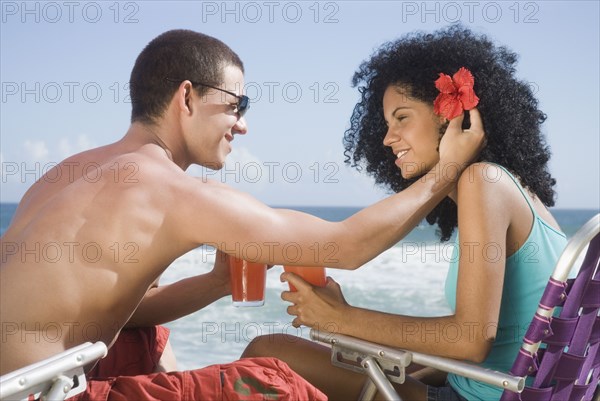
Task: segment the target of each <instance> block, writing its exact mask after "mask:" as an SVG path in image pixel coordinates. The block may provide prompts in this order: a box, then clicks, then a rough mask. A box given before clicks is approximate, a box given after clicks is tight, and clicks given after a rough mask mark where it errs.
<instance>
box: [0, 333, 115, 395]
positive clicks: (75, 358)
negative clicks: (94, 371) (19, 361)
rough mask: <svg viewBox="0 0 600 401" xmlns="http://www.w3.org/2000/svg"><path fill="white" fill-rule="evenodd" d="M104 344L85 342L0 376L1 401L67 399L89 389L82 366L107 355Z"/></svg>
mask: <svg viewBox="0 0 600 401" xmlns="http://www.w3.org/2000/svg"><path fill="white" fill-rule="evenodd" d="M106 353H107V348H106V345H104V343H102V342H100V341H99V342H96V343H94V344H92V343H89V342H88V343H85V344H81V345H79V346H77V347H74V348H71V349H68V350H66V351H64V352H61V353H60V354H57V355H54V356H52V357H50V358H47V359H44V360H43V361H40V362H37V363H34V364H31V365H29V366H25V367H24V368H21V369H18V370H15V371H13V372H10V373H7V374H5V375H4V376H2V377H0V400H3V401H4V400H21V399H27V398H28V396H29V395H30V394H38V393H42V394H43V395H48V399H65V398H67V397H72V396H74V395H76V394H79V393H81V392H82V391H84V390H85V388H86V380H85V373H84V371H83V367H84V366H85V365H88V364H90V363H92V362H95V361H97V360H98V359H101V358H103V357H104V356H106Z"/></svg>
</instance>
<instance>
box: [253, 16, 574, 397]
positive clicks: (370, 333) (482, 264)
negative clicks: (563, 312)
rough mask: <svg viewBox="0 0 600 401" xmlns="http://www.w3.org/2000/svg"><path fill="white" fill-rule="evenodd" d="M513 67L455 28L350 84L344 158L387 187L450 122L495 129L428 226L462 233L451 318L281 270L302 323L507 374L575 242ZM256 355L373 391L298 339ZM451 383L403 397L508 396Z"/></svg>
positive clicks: (334, 385)
mask: <svg viewBox="0 0 600 401" xmlns="http://www.w3.org/2000/svg"><path fill="white" fill-rule="evenodd" d="M516 60H517V56H516V54H514V53H512V52H511V51H509V50H508V49H506V48H504V47H497V46H495V45H494V44H493V43H492V42H491V41H490V40H489V39H487V38H486V37H485V36H480V35H476V34H474V33H472V32H471V31H469V30H468V29H466V28H464V27H462V26H453V27H450V28H447V29H444V30H441V31H438V32H435V33H433V34H424V33H417V34H412V35H409V36H406V37H404V38H402V39H400V40H397V41H395V42H391V43H387V44H385V45H383V46H382V47H381V48H380V49H379V50H378V51H377V52H376V53H375V54H374V55H373V56H372V57H371V59H370V60H368V61H367V62H364V63H363V64H362V65H361V67H360V68H359V70H358V71H357V72H356V73H355V75H354V79H353V84H354V86H358V87H359V91H360V92H361V94H362V99H361V101H360V102H359V103H358V104H357V105H356V107H355V109H354V113H353V115H352V119H351V127H350V129H349V130H348V131H347V132H346V134H345V137H344V140H345V147H346V152H345V154H346V156H347V161H348V162H351V163H352V165H353V166H357V167H359V168H362V167H364V168H365V169H366V171H367V172H368V173H369V174H371V175H373V176H374V177H375V179H376V181H377V183H378V184H381V185H384V186H386V187H388V188H390V189H392V190H394V191H401V190H403V189H404V188H406V187H407V186H408V185H410V183H412V182H414V181H415V180H417V179H419V177H421V176H422V175H423V174H425V173H426V172H427V171H428V170H430V169H431V168H432V167H433V166H434V165H435V163H436V162H437V161H438V160H439V157H440V155H439V151H438V145H439V142H440V139H441V137H442V136H443V133H444V132H445V131H446V129H447V127H448V126H449V125H450V126H452V125H455V124H456V123H457V122H462V125H463V129H464V128H466V127H469V126H470V125H471V124H472V125H479V124H483V127H484V128H485V132H486V139H487V145H486V147H485V149H484V150H483V151H482V152H481V155H480V158H479V162H478V163H475V164H473V165H471V166H469V167H468V168H467V169H466V170H465V171H464V172H463V174H462V175H461V177H460V179H459V182H458V185H457V187H456V189H455V190H454V191H453V192H452V193H451V194H450V195H449V196H448V198H446V199H445V200H443V201H442V202H441V203H440V204H439V205H438V206H437V208H436V209H434V210H433V211H432V212H431V213H430V214H429V215H428V217H427V221H428V222H429V223H430V224H437V226H438V228H439V231H440V234H441V240H442V241H447V240H449V239H450V237H451V235H452V233H453V231H454V229H455V228H458V234H457V236H456V244H455V247H454V252H455V254H454V255H453V257H452V259H451V264H450V269H449V272H448V277H447V281H446V289H445V292H446V298H447V300H448V302H449V304H450V306H451V309H452V311H453V313H452V314H450V315H448V316H441V317H427V318H423V317H413V316H402V315H393V314H389V313H381V312H377V311H371V310H366V309H361V308H359V307H354V306H351V305H349V304H348V303H347V302H346V301H345V300H344V297H343V295H342V292H341V290H340V288H339V286H338V285H337V283H335V282H334V281H333V280H332V279H331V278H329V279H328V284H327V286H326V287H325V288H323V289H316V288H312V287H310V286H309V285H307V284H305V283H303V282H302V281H301V279H299V278H298V277H297V276H294V275H292V274H288V273H284V274H283V275H282V279H284V280H287V281H289V282H291V283H292V284H294V285H295V286H296V287H297V288H299V290H298V292H296V293H290V292H284V293H283V294H282V298H283V299H284V300H286V301H289V302H291V303H293V305H292V306H290V307H289V308H288V313H290V314H291V315H295V316H296V317H295V319H294V321H293V323H294V325H306V326H310V327H325V326H326V325H329V326H328V327H332V326H331V325H332V323H333V324H334V325H335V326H334V327H335V328H336V331H337V332H339V333H341V334H347V335H351V336H354V337H359V338H363V339H366V340H369V341H374V342H378V343H382V344H386V345H389V346H393V347H399V348H403V349H408V350H413V351H416V352H423V353H428V354H434V355H439V356H443V357H450V358H456V359H460V360H467V361H471V362H475V363H478V364H481V365H482V366H484V367H488V368H491V369H496V370H501V371H508V370H509V369H510V367H511V365H512V362H513V360H514V358H515V356H516V354H517V352H518V349H519V346H520V342H521V339H522V336H523V335H524V333H525V330H526V328H527V326H528V324H529V322H530V320H531V318H532V317H533V315H534V312H535V308H536V306H537V301H538V300H539V297H540V296H541V294H542V291H543V288H544V286H545V283H546V281H547V279H548V277H549V275H550V273H551V271H552V268H553V267H554V264H555V262H556V260H557V258H558V256H559V254H560V252H561V251H562V249H563V247H564V246H565V245H566V238H565V235H564V234H563V233H562V232H561V231H560V228H559V227H558V225H557V223H556V221H555V220H554V218H553V217H552V216H551V214H550V213H549V212H548V210H547V209H546V206H552V205H553V204H554V201H553V196H554V191H553V189H552V187H553V185H554V184H555V180H554V179H553V178H552V177H551V176H550V174H549V172H548V166H547V162H548V159H549V150H548V148H547V146H546V145H545V142H544V139H543V138H542V136H541V133H540V125H541V123H542V122H543V121H544V119H545V115H544V114H543V113H542V112H541V111H540V110H538V107H537V100H536V99H535V97H534V96H533V94H532V92H531V90H530V88H529V87H528V85H527V84H526V83H525V82H521V81H519V80H518V79H517V78H515V76H514V73H515V69H514V65H515V63H516ZM476 105H477V109H475V108H474V107H475V106H476ZM465 110H468V111H465ZM479 113H481V114H479ZM463 118H464V121H463ZM451 121H452V122H451ZM382 143H383V146H382ZM400 283H401V281H400ZM409 328H410V333H411V335H406V334H407V333H408V332H409V330H408V329H409ZM448 333H451V335H450V334H448ZM257 355H272V356H276V357H279V358H281V359H283V360H285V361H286V362H288V363H289V364H290V366H291V367H292V369H294V370H296V371H297V372H298V373H300V374H301V375H303V376H304V377H306V378H307V379H308V380H309V381H311V382H312V383H313V384H315V385H316V386H317V387H320V388H321V389H322V390H323V391H324V392H325V393H326V394H328V395H329V397H330V399H356V397H357V395H358V394H359V391H360V388H361V386H362V383H363V382H364V377H361V376H359V375H355V374H354V373H350V372H347V371H342V370H340V369H337V368H334V367H332V366H331V364H330V362H329V350H328V349H327V348H325V347H320V346H318V345H316V344H312V343H310V342H308V341H304V340H301V339H291V338H290V337H285V336H276V337H267V338H258V339H256V340H255V341H254V342H253V343H252V344H251V345H250V346H249V348H248V349H247V350H246V352H245V354H244V356H257ZM438 373H439V372H438ZM417 377H418V378H421V379H423V380H422V381H421V380H416V378H417ZM435 377H436V378H439V374H436V375H435ZM442 379H446V380H442V381H441V382H439V381H438V382H437V383H436V384H437V386H434V385H429V386H428V385H426V384H425V382H428V383H432V382H434V381H435V380H434V379H433V377H432V376H428V375H424V374H423V373H421V374H420V375H419V376H417V375H413V377H412V378H411V379H410V380H407V382H406V383H405V384H403V385H402V386H399V388H398V390H399V393H400V395H401V396H402V397H405V398H404V399H409V400H413V399H414V400H417V399H418V400H426V399H427V400H460V399H468V400H486V401H489V400H494V399H499V398H500V395H501V392H502V391H501V390H500V389H497V388H493V387H491V386H488V385H485V384H483V383H480V382H477V381H474V380H470V379H466V378H464V377H460V376H456V375H448V377H447V378H446V377H443V378H442Z"/></svg>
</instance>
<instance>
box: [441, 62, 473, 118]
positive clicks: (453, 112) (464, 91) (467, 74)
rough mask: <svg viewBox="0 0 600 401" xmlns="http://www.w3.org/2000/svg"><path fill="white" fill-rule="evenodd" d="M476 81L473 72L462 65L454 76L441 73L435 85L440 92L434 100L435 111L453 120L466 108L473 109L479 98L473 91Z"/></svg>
mask: <svg viewBox="0 0 600 401" xmlns="http://www.w3.org/2000/svg"><path fill="white" fill-rule="evenodd" d="M474 83H475V79H474V78H473V74H471V71H469V70H467V69H466V68H465V67H461V68H460V69H459V70H458V71H457V72H456V74H454V75H453V76H452V78H450V76H449V75H446V74H442V73H440V77H439V78H438V79H437V80H436V81H435V87H436V88H437V89H438V90H439V91H440V94H439V95H438V96H437V97H436V98H435V100H434V102H433V111H434V112H435V113H436V114H438V115H440V116H443V117H446V118H447V119H448V120H452V119H453V118H454V117H457V116H459V115H461V114H462V112H463V111H464V110H471V109H472V108H474V107H475V106H477V103H479V98H478V97H477V95H476V94H475V91H473V84H474Z"/></svg>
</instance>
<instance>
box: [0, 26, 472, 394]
mask: <svg viewBox="0 0 600 401" xmlns="http://www.w3.org/2000/svg"><path fill="white" fill-rule="evenodd" d="M130 85H131V100H132V118H131V122H132V123H131V126H130V128H129V130H128V131H127V133H126V134H125V136H124V137H123V138H122V139H121V140H119V141H117V142H115V143H113V144H110V145H106V146H103V147H100V148H96V149H92V150H89V151H86V152H83V153H80V154H77V155H75V156H72V157H70V158H68V159H66V160H64V161H63V162H61V163H60V164H59V165H57V166H56V167H55V168H54V169H53V170H50V171H49V172H48V173H47V175H46V176H47V177H53V179H52V180H47V179H45V177H46V176H44V177H42V178H41V179H40V180H39V181H38V182H36V183H35V184H34V185H33V186H32V187H31V188H30V189H29V190H28V192H27V193H26V194H25V195H24V197H23V199H22V201H21V203H20V205H19V207H18V209H17V211H16V213H15V216H14V218H13V221H12V224H11V225H10V227H9V228H8V230H7V231H6V233H5V235H4V237H3V238H2V268H1V270H0V271H1V278H2V279H1V319H2V326H3V329H2V330H3V339H2V344H1V347H2V348H1V355H2V359H1V365H0V369H1V372H0V373H2V374H5V373H7V372H10V371H12V370H14V369H17V368H20V367H23V366H25V365H28V364H31V363H33V362H36V361H39V360H41V359H44V358H47V357H49V356H50V355H53V354H56V353H59V352H61V351H64V350H65V349H67V348H70V347H73V346H75V345H78V344H80V343H83V342H85V341H103V342H104V343H106V344H107V345H109V346H110V345H111V344H113V343H114V342H115V340H116V339H117V337H118V335H119V333H120V331H121V330H122V329H123V328H124V327H125V326H126V325H127V327H153V326H155V325H157V324H160V323H164V322H167V321H171V320H174V319H177V318H179V317H181V316H184V315H186V314H189V313H191V312H194V311H196V310H198V309H201V308H203V307H204V306H206V305H208V304H210V303H212V302H214V301H215V300H217V299H219V298H221V297H223V296H225V295H227V294H229V293H230V288H229V279H228V270H227V269H228V268H227V257H226V256H224V254H225V253H226V254H229V255H233V256H236V257H239V258H246V259H253V260H254V261H259V262H264V263H271V264H284V263H287V264H298V265H309V266H310V265H325V264H327V266H329V267H337V268H346V269H353V268H357V267H359V266H361V265H362V264H363V263H365V262H366V261H368V260H370V259H372V258H373V257H375V256H376V255H377V254H379V253H381V252H382V251H384V250H385V249H387V248H389V247H390V246H392V245H393V244H395V243H396V242H397V241H398V240H399V239H401V238H402V237H403V236H404V235H405V234H406V233H408V232H409V231H410V230H411V229H412V228H413V227H414V226H415V225H416V224H417V223H418V222H419V221H421V220H422V218H423V217H424V216H425V215H426V214H427V213H428V212H429V211H430V210H431V209H432V208H433V207H434V206H435V205H436V204H437V203H438V202H439V201H440V200H441V199H443V198H444V197H445V196H446V195H447V194H448V193H449V191H450V190H451V189H452V188H453V186H454V183H455V181H456V179H457V177H458V174H459V173H460V172H461V171H462V169H463V168H464V167H465V166H466V164H467V163H468V162H469V161H470V160H471V158H472V157H473V156H474V155H475V154H476V152H477V150H478V148H479V147H480V145H481V143H482V140H483V129H482V128H481V126H480V125H478V126H477V127H475V128H472V129H471V130H469V131H463V130H461V127H460V122H459V121H458V120H460V119H455V120H453V122H451V123H450V127H449V129H448V131H447V133H446V135H445V136H444V139H443V141H442V143H441V145H440V159H441V160H440V163H439V164H438V165H437V166H436V168H434V169H432V171H431V172H430V173H428V175H427V176H426V177H424V179H422V180H420V181H419V182H417V183H415V184H414V185H413V186H411V187H410V188H408V189H407V190H405V191H403V192H402V193H400V194H396V195H394V196H391V197H390V198H388V199H385V200H383V201H381V202H379V203H377V204H375V205H373V206H371V207H369V208H366V209H364V210H362V211H360V212H358V213H357V214H355V215H353V216H351V217H350V218H348V219H347V220H345V221H342V222H338V223H333V222H327V221H323V220H321V219H318V218H316V217H314V216H310V215H307V214H303V213H299V212H295V211H290V210H275V209H271V208H269V207H267V206H265V205H264V204H262V203H260V202H258V201H257V200H255V199H253V198H252V197H250V196H248V195H246V194H243V193H240V192H238V191H235V190H233V189H232V188H229V187H228V186H226V185H223V184H221V183H215V182H211V181H206V180H201V179H196V178H193V177H191V176H189V175H186V174H185V173H184V171H185V170H186V169H187V168H188V167H189V166H190V165H191V164H200V165H203V166H207V167H210V168H221V167H222V166H223V163H224V161H225V158H226V156H227V154H228V153H229V152H230V151H231V141H233V139H234V135H236V134H240V135H241V134H245V133H246V130H247V126H246V120H245V119H244V113H245V112H246V110H247V107H248V98H246V97H245V96H243V94H242V93H241V91H240V88H243V87H244V76H243V64H242V62H241V60H240V59H239V58H238V56H237V55H236V54H235V53H234V52H233V51H232V50H231V49H229V47H227V46H226V45H225V44H224V43H222V42H220V41H219V40H217V39H214V38H212V37H209V36H206V35H203V34H199V33H195V32H191V31H182V30H176V31H169V32H166V33H164V34H162V35H160V36H158V37H157V38H156V39H154V40H153V41H152V42H150V43H149V44H148V46H147V47H146V48H145V49H144V50H143V51H142V53H141V54H140V55H139V56H138V58H137V60H136V63H135V66H134V68H133V70H132V73H131V80H130ZM473 126H475V124H473ZM90 165H93V166H96V167H95V168H94V169H93V170H94V171H93V177H94V178H93V179H89V176H90V174H92V173H90V167H89V166H90ZM56 177H60V179H56ZM292 243H293V244H294V246H296V247H299V248H300V249H301V250H303V251H304V252H300V254H299V257H298V258H297V259H296V260H295V261H294V263H290V262H291V261H290V260H287V259H286V254H285V250H286V246H285V245H286V244H292ZM315 243H316V244H317V245H318V246H319V247H320V248H321V250H330V249H331V246H332V245H333V246H334V247H335V249H336V250H337V252H336V253H335V255H333V257H332V255H331V252H325V251H324V252H315V251H314V246H315ZM201 244H210V245H213V246H215V247H216V248H217V249H218V250H219V252H218V254H217V259H216V262H215V266H214V269H213V271H212V272H210V273H208V274H205V275H200V276H196V277H192V278H188V279H186V280H182V281H180V282H177V283H174V284H171V285H169V286H164V287H158V286H157V279H158V277H159V276H160V274H161V273H162V272H163V271H164V270H165V269H166V268H167V266H169V264H170V263H171V262H172V261H173V260H175V259H176V258H177V257H179V256H180V255H182V254H184V253H186V252H188V251H190V250H192V249H194V248H196V247H198V246H199V245H201ZM248 244H252V249H253V252H252V256H249V255H246V254H244V253H245V250H246V249H248V248H247V247H246V245H248ZM36 249H37V250H38V251H40V252H41V250H44V252H46V254H45V255H44V257H39V256H40V255H39V254H36ZM32 250H33V251H32ZM257 250H258V252H257ZM48 252H50V254H48ZM48 255H50V256H48ZM294 256H296V255H294ZM325 258H329V259H328V260H327V262H326V261H325ZM331 259H334V260H333V261H332V260H331ZM140 333H141V334H140ZM140 333H138V334H135V335H134V337H135V336H137V337H135V339H133V340H130V341H129V345H131V344H132V343H134V342H135V343H137V342H144V343H147V344H149V345H148V348H149V349H150V350H151V351H149V352H150V353H151V355H150V356H149V359H150V361H151V362H150V363H149V366H150V368H153V367H154V368H156V366H155V365H156V364H157V359H158V358H160V354H161V352H162V349H163V347H164V344H165V341H166V340H165V338H166V334H165V333H164V332H162V331H152V330H150V331H147V332H143V331H140ZM32 334H34V335H32ZM35 334H37V336H36V335H35ZM157 343H158V344H159V345H156V344H157ZM123 352H124V353H125V354H127V351H123ZM136 352H138V351H131V350H130V352H129V353H136ZM120 354H122V353H120ZM243 363H249V364H253V363H255V364H256V366H261V364H262V363H263V361H261V360H257V361H252V360H248V361H245V362H243ZM269 363H272V364H271V365H269V367H268V368H269V369H273V371H275V372H277V371H279V373H276V374H279V376H284V379H285V377H287V378H288V379H289V381H290V382H293V383H303V382H302V379H300V378H298V377H297V376H294V374H293V372H291V371H289V370H286V369H287V367H286V366H283V365H282V363H281V362H277V361H275V362H273V361H270V362H269ZM253 366H254V365H252V366H250V367H248V368H247V370H248V372H253V370H252V368H253ZM237 368H239V365H233V368H232V367H231V366H229V365H228V366H227V367H225V368H220V372H221V373H220V374H219V370H217V371H215V370H214V369H213V370H211V371H210V373H206V371H205V370H198V371H192V372H184V373H185V374H181V372H172V373H154V374H152V375H150V373H151V372H152V369H151V370H150V371H144V369H142V370H141V371H137V370H134V371H130V370H124V371H123V370H119V369H118V368H116V367H115V369H114V370H112V371H110V369H108V370H109V371H108V372H107V371H106V369H105V368H102V369H100V371H101V372H102V373H98V369H96V374H98V375H99V376H117V375H126V376H127V377H119V378H111V379H107V380H104V381H98V382H94V380H92V381H91V384H90V386H89V388H88V395H86V397H94V399H98V398H106V397H110V398H114V399H119V397H122V399H130V400H131V399H138V398H143V399H163V400H164V399H171V398H172V399H177V398H179V399H182V398H183V399H203V397H204V399H205V398H206V397H207V395H209V394H210V396H211V397H212V396H213V394H216V393H213V392H211V391H213V390H211V389H212V388H214V391H215V392H216V391H221V390H219V389H220V388H221V386H222V385H224V384H223V383H221V381H223V380H224V379H223V377H224V376H223V373H222V372H223V371H227V369H237ZM240 369H242V368H240ZM243 369H246V367H243ZM261 369H262V368H261ZM265 369H266V367H265ZM254 371H260V369H258V370H256V369H255V370H254ZM115 372H117V373H115ZM124 372H125V373H124ZM215 372H216V373H215ZM281 372H283V373H281ZM142 373H145V374H147V379H148V380H145V381H144V379H143V376H135V377H132V376H131V375H133V374H136V375H139V374H142ZM210 380H213V382H212V383H211V382H210ZM173 383H176V384H173ZM268 385H269V386H271V385H272V384H271V383H269V384H268ZM211 386H212V387H211ZM273 386H274V385H273ZM286 386H287V384H286V385H282V389H281V392H280V394H281V395H283V392H285V391H289V394H292V395H291V396H290V397H291V398H292V399H293V398H296V399H306V398H312V397H318V396H319V394H318V392H316V391H315V390H313V389H309V388H304V389H302V390H301V391H305V393H293V391H296V390H293V389H292V390H290V389H289V388H285V387H286ZM223 391H225V390H223ZM277 391H279V390H277ZM109 392H110V394H109ZM100 393H101V394H103V395H102V396H99V395H98V394H100ZM136 397H138V398H136ZM215 397H216V396H215Z"/></svg>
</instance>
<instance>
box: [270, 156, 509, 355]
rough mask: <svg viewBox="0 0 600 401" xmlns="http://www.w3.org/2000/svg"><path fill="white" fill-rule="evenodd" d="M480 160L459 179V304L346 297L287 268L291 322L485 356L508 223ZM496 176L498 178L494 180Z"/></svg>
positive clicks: (417, 348)
mask: <svg viewBox="0 0 600 401" xmlns="http://www.w3.org/2000/svg"><path fill="white" fill-rule="evenodd" d="M481 171H482V167H481V165H474V166H472V167H469V169H468V170H467V171H466V172H465V173H463V175H462V176H461V179H460V181H459V184H458V221H459V232H460V237H459V238H460V246H461V252H460V261H459V263H460V269H459V275H458V288H457V299H456V311H455V313H454V314H453V315H449V316H442V317H427V318H423V317H412V316H403V315H395V314H390V313H383V312H377V311H371V310H367V309H362V308H357V307H353V306H350V305H348V304H347V303H346V302H345V300H344V298H343V295H342V293H341V290H340V289H339V286H338V285H337V283H335V282H334V281H333V280H331V279H329V282H328V285H327V287H326V288H313V287H311V286H309V285H308V284H307V283H305V282H303V281H301V279H300V278H299V277H297V276H295V275H291V274H289V273H284V274H283V275H282V278H283V279H285V280H289V281H290V282H292V284H294V285H295V286H296V287H297V288H298V289H299V290H298V292H297V293H290V292H284V293H283V294H282V298H283V299H284V300H286V301H290V302H292V303H294V305H292V306H290V307H289V308H288V312H289V313H290V314H292V315H296V318H295V319H294V321H293V324H294V325H296V326H298V325H300V324H304V325H307V326H311V327H316V328H321V329H326V330H333V331H336V332H339V333H342V334H347V335H351V336H354V337H359V338H363V339H366V340H369V341H373V342H377V343H382V344H385V345H389V346H394V347H398V348H404V349H408V350H413V351H416V352H423V353H428V354H435V355H440V356H444V357H450V358H456V359H465V360H471V361H474V362H481V361H482V360H484V359H485V357H486V355H487V354H488V352H489V350H490V347H491V341H492V340H493V339H494V338H495V335H496V329H497V325H498V316H499V311H500V301H501V297H502V285H503V277H504V264H505V258H506V231H507V228H508V225H509V222H510V213H507V212H506V211H505V210H504V208H506V207H507V206H506V204H505V203H504V202H503V198H502V188H501V186H502V184H497V183H494V182H491V181H489V180H487V181H486V180H485V179H484V176H482V174H481ZM496 184H497V185H496Z"/></svg>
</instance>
